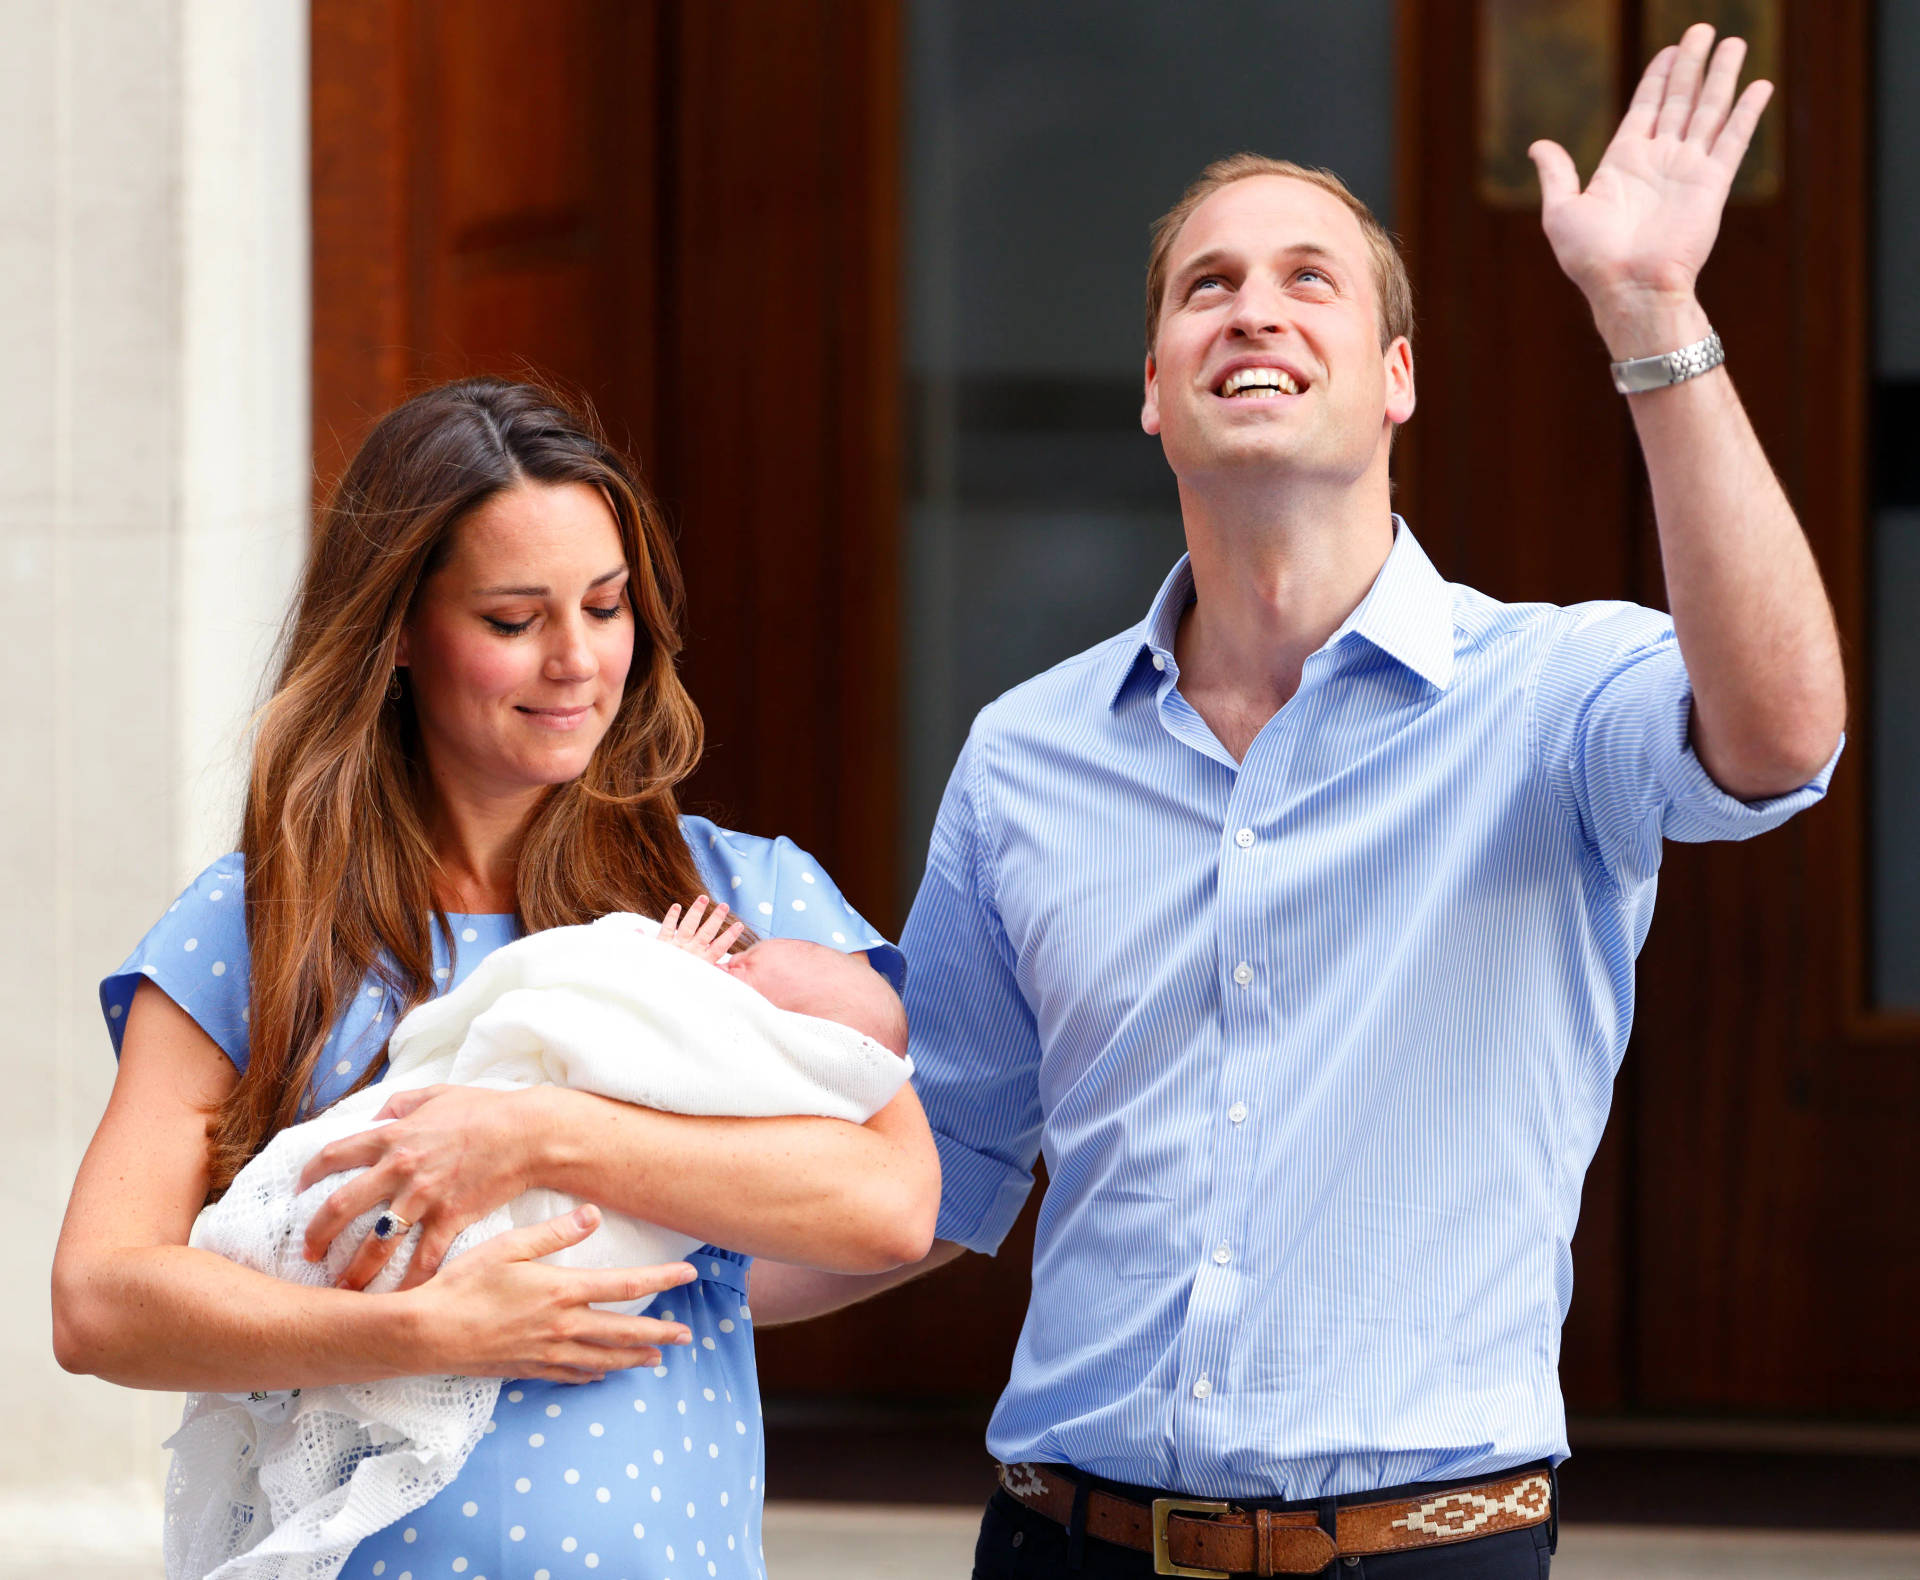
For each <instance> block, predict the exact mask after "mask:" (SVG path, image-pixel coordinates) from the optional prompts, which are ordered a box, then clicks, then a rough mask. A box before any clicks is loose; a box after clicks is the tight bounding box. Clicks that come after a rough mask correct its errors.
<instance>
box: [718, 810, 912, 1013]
mask: <svg viewBox="0 0 1920 1580" xmlns="http://www.w3.org/2000/svg"><path fill="white" fill-rule="evenodd" d="M680 823H681V827H682V828H683V829H684V830H685V832H686V836H687V844H688V845H689V846H690V847H691V849H692V851H693V857H694V861H695V862H696V863H697V864H698V866H699V868H700V874H701V876H702V877H703V878H704V879H705V880H706V882H707V885H708V891H709V892H710V893H711V894H712V896H713V897H714V898H715V899H716V900H725V901H726V902H727V903H728V904H729V905H731V906H732V907H733V909H734V910H735V912H736V913H738V915H739V916H740V917H741V919H742V920H743V921H745V922H746V924H747V925H748V926H749V927H751V928H752V929H753V930H754V931H755V932H756V933H758V934H759V935H760V936H761V937H762V938H801V939H805V940H806V941H807V942H809V943H815V944H825V945H826V946H827V947H828V948H829V949H838V950H839V951H840V952H841V953H842V954H854V953H856V952H857V951H861V950H864V951H865V952H866V956H867V959H868V960H869V961H870V962H871V963H872V965H873V968H874V970H876V971H878V972H879V973H880V974H881V975H882V976H883V977H885V978H886V979H887V981H888V982H890V983H891V984H892V985H893V990H894V992H896V993H898V992H899V991H900V989H901V987H902V985H903V984H904V983H905V982H906V978H907V962H906V957H905V956H904V955H902V954H901V953H900V951H899V950H898V949H897V948H895V947H894V946H893V945H892V944H891V943H889V942H888V941H887V940H886V939H885V938H883V937H881V936H880V932H879V929H877V928H876V927H874V926H873V925H872V924H871V923H869V922H868V921H867V919H866V918H865V917H864V916H862V915H861V914H860V913H859V912H858V911H856V910H855V909H854V908H853V907H852V906H851V905H849V904H848V903H847V900H846V897H845V896H844V895H842V894H841V892H840V890H839V889H838V888H837V887H836V886H835V884H834V881H833V879H832V878H830V877H828V876H827V874H826V872H825V871H824V870H823V869H822V868H821V866H820V863H819V862H817V861H815V860H814V859H813V857H811V856H809V855H808V854H807V853H806V852H805V851H804V850H802V849H801V848H800V847H799V846H798V845H796V844H794V842H793V841H792V840H790V839H788V838H786V837H785V836H784V835H783V836H781V837H780V838H778V839H764V838H762V837H761V836H759V835H757V834H737V833H735V832H734V831H733V830H731V829H725V828H720V827H717V826H716V825H715V824H713V823H710V822H708V821H707V820H706V819H705V818H703V817H683V818H682V819H681V820H680Z"/></svg>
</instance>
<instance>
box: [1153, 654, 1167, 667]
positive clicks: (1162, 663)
mask: <svg viewBox="0 0 1920 1580" xmlns="http://www.w3.org/2000/svg"><path fill="white" fill-rule="evenodd" d="M1153 667H1154V668H1155V669H1165V668H1166V667H1167V661H1166V660H1165V659H1164V658H1162V657H1161V656H1160V655H1159V654H1158V653H1155V654H1154V655H1153Z"/></svg>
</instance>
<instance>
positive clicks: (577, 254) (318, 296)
mask: <svg viewBox="0 0 1920 1580" xmlns="http://www.w3.org/2000/svg"><path fill="white" fill-rule="evenodd" d="M898 52H899V51H898V22H897V17H896V8H895V6H894V5H893V4H892V0H853V3H845V4H843V3H835V0H728V3H727V4H726V5H715V6H707V5H681V4H674V3H648V0H315V4H314V6H313V9H312V61H313V64H312V73H313V76H312V92H313V221H314V324H313V349H314V454H315V465H316V468H317V471H318V474H319V477H320V481H321V483H322V486H324V485H325V484H326V482H328V481H329V480H330V479H331V478H332V477H333V476H335V475H337V473H338V471H339V469H340V467H341V466H342V465H344V463H345V459H346V457H347V455H348V454H350V453H351V450H352V448H353V447H354V445H356V444H357V443H358V441H359V438H360V436H361V435H362V434H363V433H364V432H365V430H366V428H367V427H368V426H369V425H370V423H371V422H372V420H373V419H374V418H376V417H377V416H378V415H379V414H380V413H381V412H383V411H385V410H387V409H388V408H389V407H390V406H392V405H394V404H395V403H396V402H397V401H399V400H401V399H403V398H404V397H405V396H406V395H407V394H409V393H411V392H412V391H414V390H417V389H419V388H421V387H423V386H425V385H427V384H430V383H433V382H437V381H439V380H442V379H446V378H451V377H455V376H458V375H461V374H465V373H469V372H480V371H485V372H493V373H501V374H506V375H509V376H515V375H525V374H533V375H537V376H541V377H544V378H547V379H550V380H554V381H557V382H559V383H560V384H561V385H562V386H563V387H565V388H567V389H570V390H572V391H575V392H577V393H579V394H581V395H584V396H585V397H586V398H587V399H589V400H590V401H591V402H592V403H593V404H594V406H595V407H596V408H597V410H598V411H599V414H600V416H601V417H602V419H603V421H604V422H605V425H606V427H607V428H608V430H609V433H610V435H611V436H612V437H613V438H614V440H615V441H616V442H617V443H620V444H623V445H625V446H627V447H628V448H629V449H631V450H632V451H634V452H635V453H636V454H637V455H638V457H639V459H640V462H641V466H642V470H643V471H644V472H645V474H646V475H647V477H648V479H649V481H650V482H651V484H652V486H653V488H654V491H655V492H656V494H657V495H658V496H659V497H660V499H661V501H662V503H663V505H664V506H665V508H666V510H667V512H668V515H669V518H670V519H671V520H672V521H673V522H674V524H675V525H676V527H677V529H678V533H679V538H680V550H681V558H682V561H683V564H684V566H685V568H686V573H687V584H688V604H689V616H688V624H689V635H690V642H689V649H688V653H687V657H686V674H687V680H688V684H689V686H690V688H691V690H692V692H693V695H694V697H695V699H696V700H697V701H698V702H699V703H700V705H701V707H702V710H703V712H704V714H705V716H706V720H707V727H708V736H709V741H710V746H711V750H710V754H709V757H708V759H707V763H706V766H705V767H704V768H703V769H702V770H701V772H700V774H699V775H698V776H697V777H696V778H695V780H694V781H693V783H692V784H691V785H690V786H689V787H688V788H687V791H686V796H685V799H686V803H687V804H688V805H689V806H690V807H692V808H695V809H698V810H703V811H710V812H712V813H713V814H714V815H715V816H716V817H718V818H720V819H721V820H722V821H725V822H728V823H730V824H732V825H734V826H737V827H741V828H744V829H749V830H753V831H756V832H766V833H785V834H787V835H789V836H791V837H792V838H793V839H795V840H796V841H798V842H799V843H800V844H801V845H803V846H805V847H806V848H808V849H810V850H812V851H813V852H814V854H815V855H816V856H818V857H819V858H820V860H821V861H822V862H824V863H825V864H826V867H827V869H828V871H830V872H831V873H833V874H834V876H835V877H836V878H837V879H838V881H839V882H840V884H841V886H842V887H843V888H844V889H845V890H846V892H847V894H848V896H849V898H850V899H852V901H853V902H854V904H855V905H857V906H859V907H861V908H862V909H863V910H866V911H867V912H868V914H869V915H870V916H871V917H872V919H873V920H874V921H875V922H876V923H878V924H879V925H881V926H882V927H885V928H887V929H889V930H893V929H895V928H897V926H898V924H899V920H900V918H899V917H898V916H897V915H896V914H895V911H896V909H897V907H896V905H895V902H894V895H895V892H896V888H897V885H896V883H895V881H894V850H895V838H894V817H895V800H896V787H895V780H896V776H897V768H896V759H897V756H898V750H897V744H896V736H897V725H896V713H897V710H898V705H899V699H898V692H897V689H896V679H895V677H896V673H897V663H896V653H895V648H896V644H897V633H896V624H895V613H894V611H895V607H896V603H897V598H896V582H897V576H898V571H897V547H896V545H897V541H898V536H899V534H898V531H897V526H896V516H897V509H898V505H897V497H898V487H897V483H896V477H897V461H896V452H897V450H898V445H899V429H898V408H899V401H898V398H897V393H896V388H895V386H896V383H897V378H898V371H897V370H898V368H899V365H900V358H899V353H898V349H897V339H898V324H897V317H898V310H897V297H898V283H897V278H896V276H897V267H896V240H895V237H896V232H897V214H896V205H895V197H894V193H895V187H896V185H897V161H898V143H899V136H898V131H897V122H898V104H897V98H898V92H899V86H898V79H899V71H898V65H897V56H898Z"/></svg>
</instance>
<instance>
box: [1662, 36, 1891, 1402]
mask: <svg viewBox="0 0 1920 1580" xmlns="http://www.w3.org/2000/svg"><path fill="white" fill-rule="evenodd" d="M1869 23H1870V16H1869V11H1868V8H1867V7H1866V6H1864V5H1861V4H1856V3H1847V4H1840V5H1834V6H1823V7H1818V8H1816V7H1812V6H1805V5H1790V6H1788V7H1786V27H1787V48H1786V51H1785V55H1786V59H1787V63H1788V64H1787V72H1786V77H1785V81H1784V82H1783V84H1782V88H1781V95H1780V102H1779V103H1778V104H1777V105H1776V106H1775V109H1774V111H1773V112H1771V113H1776V114H1779V115H1781V117H1782V120H1783V126H1784V149H1783V152H1784V157H1785V182H1784V186H1783V189H1782V191H1781V193H1780V196H1779V197H1778V198H1777V199H1776V200H1775V201H1773V202H1771V203H1767V204H1759V205H1754V206H1751V207H1746V208H1740V209H1735V210H1733V211H1732V212H1730V214H1729V216H1728V222H1727V225H1726V227H1725V228H1724V230H1723V234H1722V239H1721V243H1720V248H1719V252H1718V257H1717V258H1716V262H1715V264H1714V265H1713V266H1712V267H1710V268H1709V270H1708V272H1707V274H1706V276H1705V277H1704V278H1703V280H1702V286H1701V290H1702V296H1703V299H1704V301H1705V303H1706V305H1707V308H1708V310H1709V312H1710V314H1711V315H1712V317H1713V319H1714V321H1715V323H1716V325H1717V326H1718V327H1719V328H1720V329H1721V332H1722V335H1723V337H1724V338H1725V339H1726V341H1727V344H1728V347H1729V353H1730V365H1732V366H1734V367H1735V369H1736V377H1737V378H1738V380H1739V383H1740V388H1741V392H1742V395H1743V397H1744V398H1745V400H1746V402H1747V405H1748V409H1749V410H1750V411H1751V412H1752V414H1753V417H1754V422H1755V426H1756V428H1757V429H1758V430H1759V432H1760V435H1761V438H1762V440H1763V442H1764V443H1765V444H1766V446H1767V451H1768V454H1769V455H1770V456H1771V457H1772V458H1773V461H1774V463H1775V466H1776V467H1777V468H1778V470H1779V472H1780V475H1781V478H1782V481H1783V483H1784V484H1785V486H1786V488H1787V491H1788V493H1789V494H1790V495H1791V496H1792V498H1793V500H1794V503H1795V506H1796V508H1797V509H1798V511H1799V513H1800V517H1801V520H1802V521H1803V523H1804V524H1805V526H1806V529H1807V533H1808V536H1809V539H1810V540H1811V542H1812V543H1813V546H1814V550H1815V552H1816V554H1817V555H1818V556H1819V558H1820V560H1821V563H1822V567H1823V569H1824V571H1825V573H1826V575H1827V579H1828V585H1829V587H1830V589H1831V590H1832V594H1833V597H1834V603H1835V608H1836V612H1837V614H1838V616H1839V620H1840V625H1841V630H1842V635H1843V640H1844V642H1845V644H1846V646H1847V648H1848V650H1849V658H1850V666H1851V668H1852V669H1853V671H1854V673H1853V676H1852V681H1853V685H1854V688H1855V695H1856V698H1857V697H1858V694H1859V685H1860V678H1861V676H1860V671H1861V669H1862V667H1863V665H1864V661H1865V654H1866V652H1867V647H1866V637H1867V633H1866V631H1865V627H1864V620H1863V602H1864V591H1865V563H1866V561H1865V554H1864V548H1865V538H1866V533H1867V531H1868V528H1869V523H1868V515H1867V504H1866V495H1865V484H1866V479H1867V453H1866V401H1865V396H1866V378H1867V368H1868V367H1869V365H1870V351H1869V342H1868V338H1867V301H1868V296H1867V291H1868V268H1869V243H1870V228H1869V224H1870V214H1871V210H1870V206H1869V188H1868V184H1867V183H1868V175H1869V171H1870V168H1871V167H1870V159H1869V152H1870V151H1869V146H1868V138H1869V128H1870V126H1871V115H1872V97H1871V84H1872V72H1871V56H1870V47H1871V39H1870V25H1869ZM1739 348H1745V349H1744V352H1741V351H1740V350H1739ZM1866 724H1867V720H1866V718H1865V716H1864V714H1863V713H1862V711H1861V710H1860V708H1859V706H1858V702H1857V701H1856V703H1855V707H1854V738H1853V741H1852V744H1851V745H1850V748H1849V751H1848V754H1847V756H1846V758H1844V759H1843V761H1842V763H1841V766H1840V769H1839V771H1838V773H1837V774H1836V776H1835V779H1834V784H1833V789H1832V792H1831V794H1830V795H1829V797H1828V799H1827V801H1826V802H1825V803H1824V804H1823V805H1821V806H1820V807H1818V808H1816V809H1814V810H1813V811H1812V812H1809V813H1807V814H1805V815H1804V816H1802V817H1800V818H1798V819H1796V820H1795V821H1794V822H1793V823H1792V824H1790V825H1788V827H1787V828H1786V829H1784V830H1782V831H1780V832H1779V833H1776V834H1772V835H1769V836H1767V837H1766V838H1765V839H1763V840H1760V841H1757V842H1755V843H1754V844H1752V845H1750V846H1746V847H1742V848H1738V849H1730V848H1724V847H1722V848H1717V849H1710V850H1709V849H1702V850H1688V849H1684V848H1677V849H1674V850H1673V851H1672V852H1671V854H1670V856H1669V858H1668V861H1667V864H1666V870H1665V876H1664V882H1663V890H1664V892H1663V894H1662V901H1661V904H1662V909H1663V911H1665V912H1666V913H1667V917H1666V922H1667V924H1668V926H1669V927H1670V931H1668V932H1667V933H1666V935H1665V936H1663V937H1661V938H1659V939H1658V944H1657V947H1655V946H1654V945H1650V946H1649V950H1648V956H1647V959H1646V962H1645V964H1644V965H1643V968H1642V972H1641V983H1642V996H1643V1005H1644V1015H1645V1020H1644V1021H1643V1025H1644V1026H1645V1028H1646V1031H1645V1034H1644V1044H1645V1046H1644V1049H1643V1052H1644V1056H1645V1057H1644V1063H1643V1068H1642V1084H1641V1087H1640V1090H1639V1112H1640V1123H1641V1126H1642V1129H1643V1132H1644V1135H1645V1137H1646V1140H1645V1143H1644V1146H1643V1158H1644V1163H1643V1175H1642V1186H1641V1190H1642V1200H1641V1202H1640V1205H1639V1218H1640V1228H1639V1235H1640V1238H1641V1242H1642V1244H1643V1246H1644V1257H1645V1274H1644V1277H1643V1280H1642V1285H1641V1307H1640V1313H1639V1320H1640V1321H1641V1322H1642V1324H1643V1325H1645V1326H1646V1327H1647V1328H1648V1329H1649V1331H1653V1330H1656V1329H1658V1330H1660V1331H1661V1334H1662V1337H1663V1339H1664V1340H1665V1342H1663V1343H1661V1344H1658V1345H1651V1344H1650V1345H1646V1346H1643V1349H1642V1353H1641V1356H1640V1366H1639V1378H1638V1384H1637V1391H1638V1393H1639V1396H1640V1397H1641V1399H1642V1400H1643V1401H1644V1402H1645V1403H1646V1404H1647V1405H1648V1406H1650V1407H1654V1408H1660V1409H1766V1410H1791V1411H1796V1412H1846V1413H1852V1414H1868V1415H1881V1414H1900V1415H1904V1414H1911V1413H1912V1412H1913V1411H1914V1410H1916V1409H1920V1349H1916V1347H1915V1345H1914V1344H1913V1337H1912V1335H1913V1328H1912V1319H1911V1313H1912V1311H1913V1310H1914V1304H1915V1300H1916V1298H1920V1231H1917V1230H1916V1227H1915V1224H1914V1218H1913V1214H1912V1210H1911V1208H1912V1204H1913V1202H1914V1201H1915V1200H1916V1199H1920V1151H1917V1150H1916V1149H1915V1148H1914V1146H1913V1144H1912V1137H1913V1134H1914V1130H1915V1125H1916V1122H1920V1037H1916V1036H1915V1035H1913V1029H1912V1026H1911V1023H1908V1024H1907V1025H1904V1026H1903V1025H1901V1024H1899V1023H1882V1024H1879V1025H1875V1024H1872V1021H1871V1017H1868V1016H1867V1015H1866V1014H1865V1010H1864V986H1865V984H1864V970H1863V969H1862V965H1861V959H1862V955H1861V929H1862V926H1863V919H1864V913H1865V898H1866V896H1865V890H1864V885H1863V882H1862V879H1863V876H1864V874H1863V870H1862V862H1861V860H1860V850H1861V846H1862V844H1863V842H1864V838H1865V823H1864V815H1863V814H1864V785H1865V779H1866V775H1865V773H1864V763H1865V759H1866V753H1867V752H1868V751H1870V749H1871V741H1870V740H1869V739H1867V732H1866ZM1676 914H1677V915H1678V916H1680V917H1683V918H1685V919H1686V920H1685V922H1684V923H1683V925H1681V926H1679V927H1671V922H1672V920H1673V918H1674V916H1675V915H1676ZM1661 926H1662V924H1661V923H1656V932H1659V931H1660V930H1661ZM1656 1136H1658V1137H1659V1140H1658V1141H1656V1140H1655V1139H1654V1138H1655V1137H1656ZM1679 1203H1684V1204H1685V1205H1686V1208H1687V1210H1685V1211H1676V1210H1675V1206H1676V1205H1677V1204H1679ZM1675 1311H1679V1312H1683V1313H1686V1314H1688V1315H1689V1316H1690V1318H1691V1320H1690V1321H1688V1322H1686V1323H1684V1324H1682V1323H1679V1322H1675V1321H1674V1320H1673V1318H1672V1317H1671V1315H1669V1314H1670V1313H1672V1312H1675Z"/></svg>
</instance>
